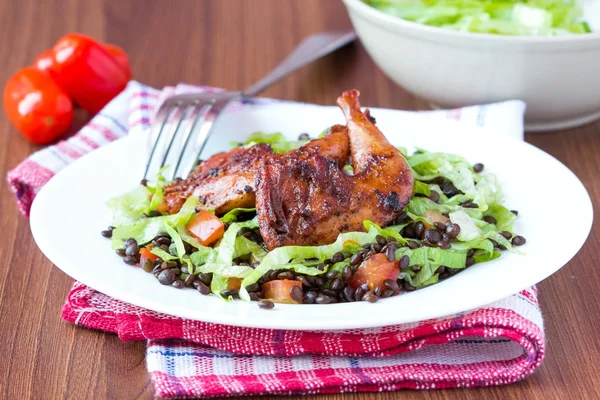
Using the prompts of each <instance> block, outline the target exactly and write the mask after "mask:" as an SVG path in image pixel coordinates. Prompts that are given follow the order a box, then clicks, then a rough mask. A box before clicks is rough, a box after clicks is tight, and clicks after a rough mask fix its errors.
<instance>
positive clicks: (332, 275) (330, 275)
mask: <svg viewBox="0 0 600 400" xmlns="http://www.w3.org/2000/svg"><path fill="white" fill-rule="evenodd" d="M338 274H339V272H338V271H336V270H331V271H329V272H328V273H326V274H325V278H327V279H333V278H336V277H337V276H338Z"/></svg>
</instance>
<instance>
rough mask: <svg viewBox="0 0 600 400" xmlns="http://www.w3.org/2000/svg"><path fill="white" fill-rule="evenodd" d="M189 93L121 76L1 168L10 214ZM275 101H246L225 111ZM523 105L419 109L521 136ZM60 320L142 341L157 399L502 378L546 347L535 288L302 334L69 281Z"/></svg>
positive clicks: (531, 363) (528, 367)
mask: <svg viewBox="0 0 600 400" xmlns="http://www.w3.org/2000/svg"><path fill="white" fill-rule="evenodd" d="M192 90H216V89H214V88H207V87H203V88H198V87H191V86H186V85H179V86H177V87H176V88H167V89H164V90H163V91H162V92H159V91H157V90H155V89H152V88H149V87H147V86H144V85H142V84H139V83H137V82H131V83H130V85H129V86H128V88H127V89H126V91H125V92H123V93H122V94H121V95H120V96H118V97H117V98H116V99H114V100H113V101H112V102H111V103H110V104H109V105H107V107H106V108H105V109H104V110H103V111H102V112H101V113H100V114H98V115H97V116H96V117H94V119H92V121H91V122H90V123H89V124H88V125H87V126H86V127H84V128H83V129H82V130H81V131H80V132H79V133H78V134H77V135H75V136H74V137H72V138H71V139H69V140H66V141H63V142H60V143H58V144H57V145H55V146H50V147H48V148H46V149H44V150H41V151H39V152H37V153H35V154H33V155H32V156H31V157H29V158H28V159H27V160H25V161H23V163H21V164H20V165H19V166H17V168H15V169H14V170H13V171H11V172H10V173H9V174H8V180H9V183H10V186H11V188H12V190H13V192H14V193H15V195H16V197H17V202H18V204H19V208H20V210H21V211H22V212H23V213H24V214H26V215H27V214H28V212H29V208H30V206H31V202H32V201H33V198H34V197H35V195H36V193H37V192H38V191H39V189H40V188H41V187H42V186H43V185H44V184H45V183H46V182H47V181H48V180H49V179H50V178H51V177H52V176H53V175H54V174H56V173H57V172H59V171H60V170H61V169H62V168H64V167H65V166H66V165H68V164H69V163H70V162H72V161H73V160H75V159H77V158H78V157H80V156H82V155H83V154H85V153H88V152H90V151H92V150H94V149H95V148H97V147H99V146H102V145H103V144H105V143H108V142H110V141H112V140H115V139H118V138H120V137H122V136H124V135H125V134H127V133H128V132H132V131H135V130H142V129H147V128H148V127H149V123H150V119H151V117H152V110H153V109H154V108H155V106H156V104H157V103H158V102H159V101H160V99H161V98H162V97H164V96H168V95H170V94H172V93H174V92H185V91H192ZM273 102H274V100H267V99H256V100H250V101H244V102H243V103H240V104H237V105H234V106H233V107H231V108H230V109H229V110H228V112H235V110H236V109H237V108H239V107H268V105H269V104H272V103H273ZM523 111H524V105H523V103H522V102H519V101H511V102H505V103H498V104H492V105H487V106H476V107H468V108H463V109H459V110H451V111H431V112H423V113H422V115H423V116H424V117H425V118H432V119H443V118H445V119H454V120H458V121H460V122H461V123H464V124H467V125H477V126H484V127H491V128H492V129H490V131H492V132H494V131H495V132H496V133H500V132H507V133H508V134H511V135H513V136H515V137H519V138H522V132H523V126H522V121H523ZM62 316H63V318H64V319H65V320H67V321H70V322H73V323H75V324H77V325H80V326H84V327H88V328H91V329H98V330H103V331H106V332H113V333H116V334H118V335H119V337H120V338H121V339H123V340H148V348H147V352H146V359H147V364H148V371H149V372H150V376H151V378H152V381H153V382H154V386H155V390H156V394H157V395H158V396H162V397H180V398H185V397H217V396H231V395H251V394H254V395H258V394H300V393H341V392H357V391H384V390H386V391H389V390H398V389H401V388H410V389H433V388H446V387H470V386H489V385H502V384H507V383H511V382H515V381H518V380H520V379H523V378H524V377H525V376H527V375H528V374H530V373H532V372H533V371H534V370H535V369H536V368H537V366H538V365H539V364H540V362H541V361H542V358H543V355H544V331H543V322H542V315H541V311H540V308H539V305H538V303H537V292H536V290H535V287H532V288H530V289H528V290H524V291H522V292H520V293H518V294H515V295H513V296H510V297H508V298H506V299H504V300H502V301H499V302H496V303H494V304H491V305H489V306H488V307H484V308H480V309H477V310H474V311H471V312H467V313H461V314H457V315H454V316H451V317H448V318H441V319H435V320H428V321H423V322H420V323H413V324H404V325H398V326H391V327H382V328H371V329H355V330H346V331H333V332H301V331H284V330H268V329H253V328H238V327H228V326H223V325H217V324H209V323H204V322H199V321H190V320H184V319H181V318H176V317H172V316H169V315H165V314H160V313H156V312H154V311H149V310H146V309H143V308H140V307H136V306H132V305H130V304H126V303H123V302H121V301H118V300H115V299H112V298H110V297H108V296H106V295H104V294H102V293H99V292H97V291H95V290H93V289H91V288H89V287H87V286H85V285H82V284H80V283H78V282H75V284H74V285H73V288H72V290H71V292H70V293H69V295H68V297H67V301H66V304H65V306H64V307H63V312H62Z"/></svg>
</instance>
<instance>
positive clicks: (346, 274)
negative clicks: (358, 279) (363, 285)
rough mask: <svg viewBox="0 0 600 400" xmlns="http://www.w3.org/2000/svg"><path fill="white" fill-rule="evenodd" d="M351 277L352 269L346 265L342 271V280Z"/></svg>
mask: <svg viewBox="0 0 600 400" xmlns="http://www.w3.org/2000/svg"><path fill="white" fill-rule="evenodd" d="M351 277H352V269H351V268H350V267H349V266H348V265H346V266H345V267H344V269H343V270H342V279H343V280H345V281H347V280H348V279H350V278H351Z"/></svg>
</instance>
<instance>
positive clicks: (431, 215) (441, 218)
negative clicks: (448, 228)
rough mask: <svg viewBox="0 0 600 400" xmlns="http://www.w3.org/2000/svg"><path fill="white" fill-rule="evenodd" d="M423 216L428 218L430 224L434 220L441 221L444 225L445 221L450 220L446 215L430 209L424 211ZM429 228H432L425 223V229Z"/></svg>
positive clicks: (433, 222) (434, 221)
mask: <svg viewBox="0 0 600 400" xmlns="http://www.w3.org/2000/svg"><path fill="white" fill-rule="evenodd" d="M423 216H424V217H425V218H427V219H428V220H430V221H431V223H432V224H435V223H436V222H441V223H442V224H444V225H446V222H448V221H450V220H449V219H448V217H445V216H443V215H442V214H440V213H439V212H436V211H432V210H427V211H425V212H424V213H423ZM431 228H433V226H432V225H430V224H428V223H425V229H431Z"/></svg>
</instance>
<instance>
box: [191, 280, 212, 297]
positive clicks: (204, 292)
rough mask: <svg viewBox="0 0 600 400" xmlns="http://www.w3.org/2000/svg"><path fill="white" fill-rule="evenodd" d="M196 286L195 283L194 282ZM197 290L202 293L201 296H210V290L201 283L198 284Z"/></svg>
mask: <svg viewBox="0 0 600 400" xmlns="http://www.w3.org/2000/svg"><path fill="white" fill-rule="evenodd" d="M194 284H196V282H195V281H194ZM196 289H197V290H198V291H199V292H200V294H202V295H204V296H207V295H209V294H210V288H209V287H208V286H207V285H205V284H204V283H202V282H200V281H199V282H198V284H197V286H196Z"/></svg>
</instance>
